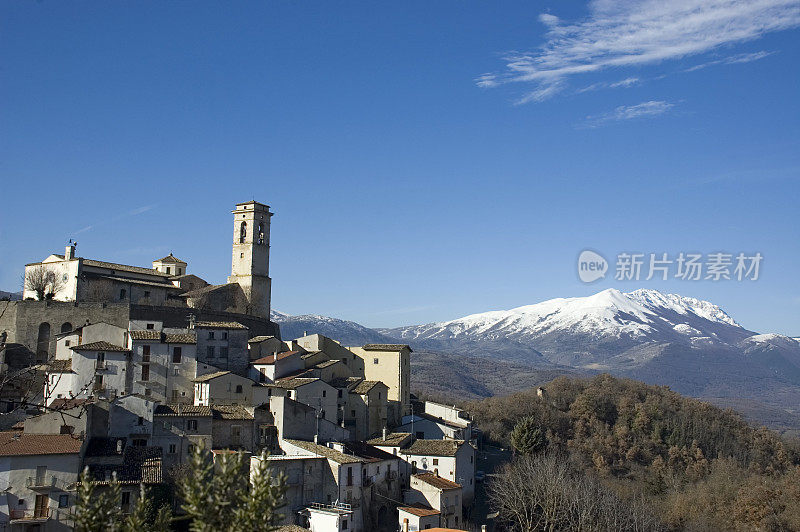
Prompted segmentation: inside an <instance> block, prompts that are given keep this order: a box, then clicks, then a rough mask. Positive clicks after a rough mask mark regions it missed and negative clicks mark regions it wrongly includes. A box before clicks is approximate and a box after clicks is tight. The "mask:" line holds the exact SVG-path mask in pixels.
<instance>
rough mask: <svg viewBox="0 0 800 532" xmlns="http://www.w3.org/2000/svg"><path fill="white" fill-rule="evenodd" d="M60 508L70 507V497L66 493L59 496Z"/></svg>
mask: <svg viewBox="0 0 800 532" xmlns="http://www.w3.org/2000/svg"><path fill="white" fill-rule="evenodd" d="M58 507H59V508H67V507H69V495H68V494H66V493H64V494H62V495H59V496H58Z"/></svg>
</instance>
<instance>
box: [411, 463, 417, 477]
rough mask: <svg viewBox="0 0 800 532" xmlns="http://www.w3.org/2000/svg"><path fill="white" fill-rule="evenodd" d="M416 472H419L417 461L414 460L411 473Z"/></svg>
mask: <svg viewBox="0 0 800 532" xmlns="http://www.w3.org/2000/svg"><path fill="white" fill-rule="evenodd" d="M416 472H417V461H416V460H414V461H413V462H411V474H414V473H416Z"/></svg>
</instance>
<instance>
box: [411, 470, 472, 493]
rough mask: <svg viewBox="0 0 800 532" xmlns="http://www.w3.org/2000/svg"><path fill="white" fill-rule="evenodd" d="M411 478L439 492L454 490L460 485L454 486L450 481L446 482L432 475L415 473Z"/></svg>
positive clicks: (444, 479)
mask: <svg viewBox="0 0 800 532" xmlns="http://www.w3.org/2000/svg"><path fill="white" fill-rule="evenodd" d="M411 476H412V477H414V478H416V479H418V480H421V481H422V482H425V483H426V484H429V485H431V486H433V487H434V488H436V489H440V490H454V489H458V488H460V487H461V484H456V483H455V482H453V481H452V480H447V479H446V478H442V477H440V476H439V475H435V474H433V473H417V474H416V475H411Z"/></svg>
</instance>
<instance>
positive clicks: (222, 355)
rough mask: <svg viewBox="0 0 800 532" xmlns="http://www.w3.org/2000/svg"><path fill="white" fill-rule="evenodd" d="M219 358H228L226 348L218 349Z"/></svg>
mask: <svg viewBox="0 0 800 532" xmlns="http://www.w3.org/2000/svg"><path fill="white" fill-rule="evenodd" d="M219 356H220V358H228V348H227V347H220V348H219Z"/></svg>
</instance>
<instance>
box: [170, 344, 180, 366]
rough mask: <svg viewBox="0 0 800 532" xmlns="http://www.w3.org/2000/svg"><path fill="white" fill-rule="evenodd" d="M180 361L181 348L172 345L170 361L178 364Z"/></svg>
mask: <svg viewBox="0 0 800 532" xmlns="http://www.w3.org/2000/svg"><path fill="white" fill-rule="evenodd" d="M180 362H181V348H180V347H173V348H172V363H173V364H180Z"/></svg>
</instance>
